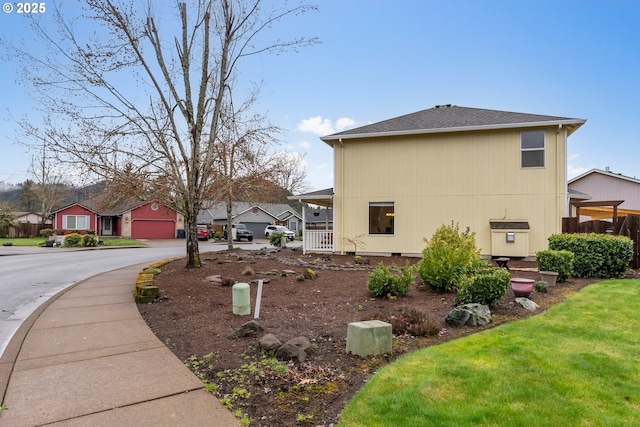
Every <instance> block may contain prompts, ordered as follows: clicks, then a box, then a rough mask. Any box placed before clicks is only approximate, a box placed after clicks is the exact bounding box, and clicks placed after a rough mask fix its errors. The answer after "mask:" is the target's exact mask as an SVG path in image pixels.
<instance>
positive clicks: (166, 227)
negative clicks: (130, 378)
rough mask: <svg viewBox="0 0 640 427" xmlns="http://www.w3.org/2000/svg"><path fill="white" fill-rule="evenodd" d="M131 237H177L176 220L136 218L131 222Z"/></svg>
mask: <svg viewBox="0 0 640 427" xmlns="http://www.w3.org/2000/svg"><path fill="white" fill-rule="evenodd" d="M131 237H133V238H134V239H175V238H176V223H175V222H174V221H142V220H134V221H133V223H132V224H131Z"/></svg>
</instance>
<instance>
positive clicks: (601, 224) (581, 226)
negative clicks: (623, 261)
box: [562, 215, 640, 269]
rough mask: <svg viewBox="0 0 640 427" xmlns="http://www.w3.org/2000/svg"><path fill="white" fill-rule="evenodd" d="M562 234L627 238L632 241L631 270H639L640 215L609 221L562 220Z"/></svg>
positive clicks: (620, 217) (573, 218)
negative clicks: (597, 234) (604, 235)
mask: <svg viewBox="0 0 640 427" xmlns="http://www.w3.org/2000/svg"><path fill="white" fill-rule="evenodd" d="M562 232H563V233H599V234H612V235H615V236H627V237H628V238H630V239H631V240H633V258H632V259H631V263H630V267H631V268H635V269H637V268H640V215H627V216H619V217H616V218H614V220H613V222H610V221H600V220H594V221H585V222H579V220H578V218H575V217H571V218H562Z"/></svg>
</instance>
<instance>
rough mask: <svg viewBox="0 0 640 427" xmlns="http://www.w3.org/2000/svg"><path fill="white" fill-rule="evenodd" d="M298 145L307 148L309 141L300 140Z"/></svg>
mask: <svg viewBox="0 0 640 427" xmlns="http://www.w3.org/2000/svg"><path fill="white" fill-rule="evenodd" d="M298 145H299V146H300V147H301V148H302V149H303V150H305V151H306V150H308V149H309V148H311V143H310V142H309V141H302V142H301V143H300V144H298Z"/></svg>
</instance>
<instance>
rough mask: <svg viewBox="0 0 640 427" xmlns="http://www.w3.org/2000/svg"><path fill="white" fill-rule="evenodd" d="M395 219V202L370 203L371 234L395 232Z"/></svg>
mask: <svg viewBox="0 0 640 427" xmlns="http://www.w3.org/2000/svg"><path fill="white" fill-rule="evenodd" d="M394 219H395V210H394V206H393V202H371V203H369V234H393V233H394V225H393V224H394Z"/></svg>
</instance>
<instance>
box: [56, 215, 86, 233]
mask: <svg viewBox="0 0 640 427" xmlns="http://www.w3.org/2000/svg"><path fill="white" fill-rule="evenodd" d="M90 224H91V221H89V215H63V216H62V228H64V229H65V230H88V229H89V225H90Z"/></svg>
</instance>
